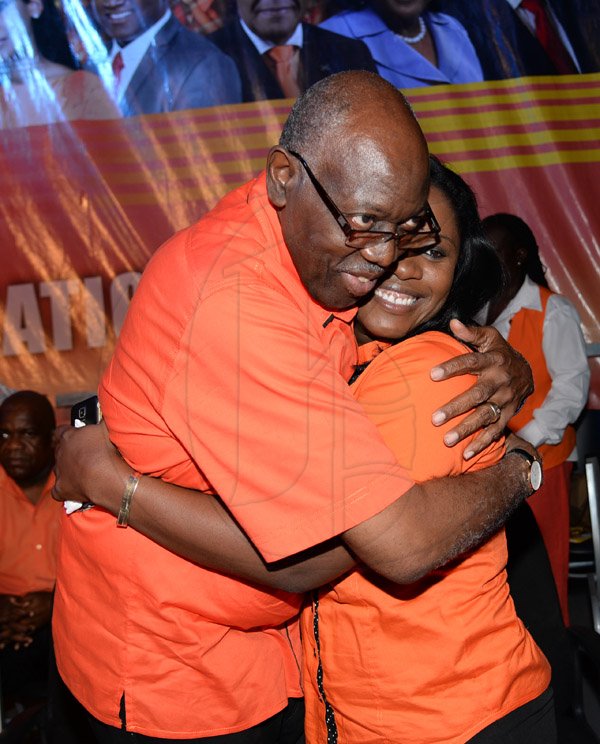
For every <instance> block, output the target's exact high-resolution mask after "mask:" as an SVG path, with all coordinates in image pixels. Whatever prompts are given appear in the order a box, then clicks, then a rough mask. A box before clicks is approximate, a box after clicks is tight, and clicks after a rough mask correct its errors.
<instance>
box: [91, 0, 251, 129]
mask: <svg viewBox="0 0 600 744" xmlns="http://www.w3.org/2000/svg"><path fill="white" fill-rule="evenodd" d="M92 8H93V12H94V15H95V18H96V20H97V21H98V23H99V25H100V27H101V28H102V30H103V32H104V33H105V34H106V36H107V37H109V39H111V40H112V45H111V47H110V49H109V59H110V62H111V64H112V69H113V81H112V82H113V94H114V97H115V100H116V101H117V103H118V104H119V107H120V108H121V111H122V112H123V115H124V116H135V115H137V114H158V113H163V112H166V111H178V110H181V109H191V108H203V107H205V106H217V105H219V104H224V103H237V102H239V101H240V80H239V76H238V74H237V71H236V69H235V65H234V63H233V62H232V60H231V59H229V58H228V57H226V56H225V55H224V54H223V53H222V52H220V51H219V50H218V49H217V48H216V47H215V46H214V45H213V44H211V43H210V42H209V41H207V40H206V39H205V38H203V37H202V36H200V35H199V34H196V33H194V32H193V31H190V30H189V29H186V28H185V27H184V26H182V25H181V24H180V23H179V21H178V20H177V19H176V18H175V17H174V16H173V15H172V14H171V11H170V9H169V5H168V2H167V0H93V2H92Z"/></svg>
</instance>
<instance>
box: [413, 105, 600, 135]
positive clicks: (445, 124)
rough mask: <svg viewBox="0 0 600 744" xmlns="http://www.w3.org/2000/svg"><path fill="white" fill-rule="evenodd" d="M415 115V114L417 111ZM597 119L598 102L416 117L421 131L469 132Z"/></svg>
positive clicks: (599, 112)
mask: <svg viewBox="0 0 600 744" xmlns="http://www.w3.org/2000/svg"><path fill="white" fill-rule="evenodd" d="M417 118H418V113H417ZM590 119H592V120H593V119H596V120H598V119H600V103H599V104H598V105H595V104H594V105H591V104H588V105H585V106H572V107H566V106H561V105H556V106H532V107H531V108H527V109H505V110H490V111H482V112H477V113H473V114H449V115H446V116H436V117H435V118H433V117H432V118H425V119H419V123H420V124H421V127H422V128H423V131H424V132H425V134H432V133H434V132H454V131H460V132H464V133H465V134H467V135H468V134H469V132H468V130H473V129H475V130H478V129H489V128H490V127H501V126H507V125H512V126H514V125H517V124H520V125H521V126H523V127H526V126H527V125H528V124H534V123H541V124H547V125H549V126H552V122H556V121H589V120H590Z"/></svg>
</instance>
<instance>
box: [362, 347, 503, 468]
mask: <svg viewBox="0 0 600 744" xmlns="http://www.w3.org/2000/svg"><path fill="white" fill-rule="evenodd" d="M464 353H465V347H464V346H463V345H462V344H460V343H459V342H458V341H456V340H454V339H453V338H451V337H450V336H448V335H446V334H443V333H438V332H429V333H424V334H421V335H420V336H415V337H413V338H410V339H407V340H406V341H404V342H403V343H399V344H396V345H395V346H392V347H390V348H389V349H386V350H385V351H383V352H382V353H381V354H379V356H378V357H377V358H376V359H375V360H374V361H373V362H372V363H371V364H370V365H369V367H368V368H367V369H366V371H365V372H364V373H363V375H362V376H361V377H360V378H359V379H358V381H357V383H356V384H355V386H354V393H355V395H356V399H357V401H358V402H359V403H360V404H361V406H362V407H363V408H364V410H365V412H366V414H367V415H368V416H369V418H370V419H371V421H373V423H374V424H375V425H376V426H377V428H378V430H379V432H380V434H381V435H382V437H383V439H384V441H385V442H386V444H387V445H388V446H389V447H390V449H391V450H392V451H393V452H394V454H395V455H396V458H397V459H398V462H399V463H400V464H401V465H402V466H404V467H405V468H406V469H407V471H408V472H409V473H410V475H411V477H412V478H413V479H414V480H415V481H417V482H419V481H424V480H429V479H431V478H439V477H443V476H447V475H458V474H460V473H462V472H466V471H468V470H473V469H479V468H482V467H486V466H487V465H490V464H493V463H495V462H497V461H498V460H499V459H500V458H501V457H502V455H503V453H504V442H503V441H501V442H495V443H494V444H492V445H490V446H489V447H488V448H486V449H485V450H484V451H483V452H482V453H480V454H479V455H477V456H476V457H474V458H472V459H471V460H469V461H465V460H464V459H463V452H464V451H465V449H466V447H467V445H468V443H469V442H470V441H471V440H472V439H473V437H471V438H469V439H467V440H465V441H464V442H461V443H459V444H458V445H456V446H454V447H446V445H445V444H444V441H443V436H444V434H445V433H446V432H447V431H449V430H450V429H451V428H453V427H454V426H455V425H456V423H457V420H456V419H454V420H453V421H450V422H447V423H446V424H444V425H443V426H439V427H436V426H434V425H433V424H432V423H431V415H432V414H433V412H434V411H435V410H436V409H438V408H439V407H441V406H442V405H444V404H445V403H448V402H449V401H450V400H451V399H452V398H454V397H455V396H456V395H459V394H460V393H462V392H464V391H465V390H467V389H468V388H469V387H470V386H471V385H472V384H473V383H474V381H475V378H474V377H473V376H472V375H462V376H460V377H454V378H451V379H448V380H444V381H439V382H435V381H433V380H432V379H431V376H430V371H431V368H432V367H434V366H436V365H437V364H439V363H441V362H444V361H446V360H448V359H450V358H452V357H454V356H457V355H459V354H464ZM463 418H464V417H463Z"/></svg>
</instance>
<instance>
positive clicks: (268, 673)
mask: <svg viewBox="0 0 600 744" xmlns="http://www.w3.org/2000/svg"><path fill="white" fill-rule="evenodd" d="M309 163H310V164H309ZM428 167H429V161H428V152H427V147H426V144H425V140H424V137H423V134H422V132H421V130H420V128H419V126H418V124H417V122H416V120H415V118H414V116H413V114H412V112H411V111H410V108H409V107H408V104H407V103H406V101H405V100H404V98H403V97H402V95H401V94H400V93H399V92H398V91H397V90H396V89H395V88H393V87H392V86H390V85H389V84H388V83H386V82H385V81H384V80H383V79H382V78H379V77H378V76H376V75H374V74H371V73H364V72H352V73H341V74H339V75H335V76H332V77H330V78H328V79H326V80H324V81H321V82H320V83H318V84H317V85H316V86H314V87H313V88H312V89H310V90H309V91H308V92H307V93H306V94H305V95H304V96H303V97H302V98H301V99H300V100H299V101H298V102H297V104H296V105H295V106H294V109H293V111H292V113H291V115H290V117H289V119H288V121H287V123H286V125H285V127H284V131H283V134H282V137H281V140H280V144H279V145H278V146H276V147H274V148H273V149H272V150H271V151H270V153H269V156H268V160H267V167H266V172H263V173H262V174H260V175H259V176H258V177H257V178H256V179H254V180H253V181H251V182H250V183H248V184H246V185H245V186H243V187H241V188H239V189H237V190H236V191H234V192H232V193H231V194H229V195H228V196H226V197H225V198H224V199H223V200H222V201H221V202H220V204H219V205H217V207H216V208H215V209H214V210H212V212H210V213H209V214H208V215H206V216H205V217H204V218H203V219H202V220H200V221H199V222H198V223H196V224H195V225H194V226H192V227H191V228H189V229H188V230H185V231H183V232H181V233H179V234H178V235H177V236H175V238H173V239H172V240H171V241H169V242H168V243H167V244H166V245H165V246H163V247H162V248H161V249H160V250H159V251H158V252H157V253H156V254H155V256H154V257H153V259H152V260H151V262H150V263H149V265H148V267H147V269H146V271H145V273H144V277H143V278H142V281H141V283H140V286H139V288H138V290H137V292H136V294H135V296H134V298H133V301H132V303H131V307H130V310H129V313H128V317H127V320H126V323H125V325H124V327H123V330H122V333H121V336H120V339H119V343H118V346H117V349H116V352H115V355H114V357H113V359H112V361H111V364H110V366H109V369H108V370H107V372H106V374H105V376H104V378H103V382H102V385H101V390H100V398H101V403H102V408H103V412H104V415H105V419H106V421H107V424H108V427H109V430H110V432H111V437H112V439H113V441H114V443H115V444H116V445H117V446H118V448H119V449H120V451H121V452H122V453H123V454H124V456H125V457H126V459H127V461H128V462H129V464H130V465H131V466H133V467H134V468H136V470H137V471H139V472H138V473H134V474H132V475H130V476H129V477H128V480H127V486H126V488H125V492H124V498H123V501H122V508H121V510H120V516H119V523H120V524H121V525H123V524H125V525H126V524H127V520H128V517H129V507H130V504H131V499H132V496H133V503H134V508H135V507H136V506H138V507H139V506H141V505H142V504H141V502H140V503H138V504H137V505H136V501H135V499H136V497H135V494H134V491H135V488H136V487H137V483H138V480H139V473H140V472H141V473H146V474H151V475H156V476H160V477H163V478H165V479H166V480H169V481H172V482H175V483H178V484H180V485H185V486H188V487H191V488H195V489H197V490H203V491H210V492H212V493H218V494H219V496H220V498H221V499H222V501H223V502H224V503H225V504H226V506H227V508H228V509H229V510H230V512H231V513H232V514H233V516H234V518H235V520H236V521H237V523H238V524H239V525H240V526H241V527H242V529H243V530H244V531H245V532H246V534H247V535H248V536H249V538H250V539H251V541H252V542H253V543H254V545H255V546H256V549H257V554H256V555H258V554H260V556H261V559H262V560H264V561H265V562H266V563H267V564H273V563H275V562H277V561H279V560H281V559H285V560H286V564H290V563H292V564H293V563H294V560H295V559H293V558H290V557H291V556H298V555H299V556H300V557H303V558H305V557H306V555H307V551H309V552H310V553H311V554H313V553H314V555H313V557H314V561H313V563H312V564H311V565H312V569H311V572H310V580H312V581H314V582H316V583H314V584H313V586H316V585H318V584H320V583H322V582H323V581H326V580H329V579H331V578H333V577H334V576H337V575H339V573H340V571H343V570H344V566H345V565H346V564H345V563H344V561H347V560H348V557H347V553H346V552H345V550H344V549H343V548H340V551H341V552H342V553H343V554H344V556H345V557H344V558H343V559H342V561H341V564H338V565H334V566H333V567H332V566H331V565H330V564H329V563H327V564H326V565H323V563H322V561H321V559H322V558H323V557H324V552H325V548H326V547H327V545H328V544H329V545H330V544H331V538H333V537H335V536H340V537H341V540H342V541H343V543H344V544H345V546H347V547H348V548H349V549H350V550H351V551H352V552H353V553H354V554H355V555H356V556H358V557H359V558H360V559H361V560H363V561H364V562H365V563H366V564H367V565H369V566H370V567H371V568H373V569H374V570H376V571H378V572H379V573H381V574H382V575H384V576H386V577H387V578H389V579H392V580H394V581H400V582H406V581H410V580H414V579H415V578H416V577H417V576H420V575H422V574H423V573H425V572H427V571H428V570H430V569H431V568H432V567H433V566H436V565H438V564H440V563H441V562H443V561H445V560H447V559H448V558H449V557H450V556H452V555H456V554H457V553H458V552H460V551H462V550H465V549H467V548H468V547H469V546H471V545H472V544H474V543H475V542H477V541H478V540H479V539H482V537H483V536H484V535H486V534H488V533H489V532H490V531H491V530H493V529H494V527H495V526H496V525H498V524H499V523H500V522H501V521H502V520H503V519H504V518H505V516H506V513H507V512H508V511H509V510H510V509H511V508H512V507H513V506H514V505H515V504H516V503H517V502H518V500H519V498H521V497H522V496H524V495H525V494H528V493H529V492H530V488H529V486H528V482H529V481H528V474H529V470H530V467H531V466H530V463H529V462H526V461H525V459H522V458H520V457H514V456H512V457H508V456H507V457H506V458H505V459H504V461H503V462H502V463H500V464H499V465H497V466H495V469H494V470H489V471H487V472H477V473H474V474H469V475H466V476H461V477H460V478H451V479H445V480H440V481H436V482H434V481H432V482H431V483H427V484H425V485H420V486H416V485H414V484H413V483H411V481H410V479H409V478H407V476H406V473H405V472H404V471H403V470H402V468H400V466H399V465H398V464H397V462H396V460H395V458H394V456H393V455H392V453H391V452H390V451H389V450H388V449H387V447H386V446H385V445H384V444H383V442H382V440H381V439H380V436H379V434H378V433H377V431H376V429H375V427H374V426H373V424H372V423H371V422H370V421H369V420H368V419H367V417H366V416H365V414H364V412H363V411H362V410H361V408H360V407H359V406H358V404H357V403H356V401H355V400H354V398H353V397H352V395H351V393H350V391H349V388H348V384H347V380H348V379H349V377H350V375H351V373H352V371H353V367H354V365H355V362H356V346H355V341H354V336H353V331H352V320H353V317H354V315H355V312H356V306H357V304H358V303H359V302H360V300H361V299H362V298H364V297H366V296H367V295H369V294H370V293H371V292H372V291H373V289H374V288H375V286H376V285H377V282H378V281H379V280H380V279H381V278H382V277H383V276H385V275H386V273H387V272H388V271H390V270H391V269H392V268H393V266H394V265H395V262H396V261H397V260H398V258H399V257H400V256H401V255H402V253H403V252H404V251H407V250H415V249H421V248H422V247H423V246H425V245H429V244H432V243H435V242H436V241H437V236H438V232H439V227H438V225H437V222H436V220H435V217H434V216H433V214H432V213H431V209H430V208H429V206H428V204H427V194H428ZM497 338H498V337H497V336H496V335H495V334H494V332H493V331H490V330H483V331H480V332H477V333H474V335H473V339H474V340H475V343H476V345H477V346H479V347H483V348H486V349H488V350H489V351H488V353H487V354H482V355H475V357H474V358H473V357H471V355H469V356H470V357H471V359H470V362H469V361H467V362H465V361H463V362H462V363H461V362H460V361H458V362H457V361H456V360H455V361H454V362H451V363H450V364H449V365H447V369H446V373H447V372H448V370H450V369H453V370H454V371H457V372H458V373H461V372H464V371H465V370H467V369H468V370H469V371H470V372H473V371H475V372H476V374H479V375H480V381H479V384H478V385H476V386H475V387H474V388H472V390H471V391H470V392H469V393H467V394H465V395H464V396H462V398H461V400H460V401H455V402H454V404H451V405H448V406H446V407H445V409H444V411H445V415H446V417H452V416H453V415H455V414H457V413H459V412H464V411H466V410H469V409H471V408H473V407H474V406H476V405H477V404H478V403H480V402H481V401H483V400H487V401H488V402H486V403H484V404H482V405H480V406H478V407H477V409H476V411H475V412H474V413H473V414H472V416H471V418H470V420H465V421H463V422H462V423H461V425H460V426H459V427H457V429H456V432H455V438H454V439H452V438H450V440H447V441H448V443H452V442H453V441H457V439H458V437H461V436H465V435H466V434H467V433H470V432H472V431H474V430H476V429H478V428H480V427H482V426H486V425H488V426H487V429H486V432H485V434H484V435H482V436H480V439H479V445H480V446H481V448H482V447H483V446H484V445H485V444H487V442H489V441H490V440H491V438H493V437H494V436H497V435H498V434H499V433H500V431H501V429H502V427H503V426H504V424H505V422H506V420H507V418H509V417H510V416H511V415H512V413H513V412H514V410H515V408H516V406H517V401H519V400H520V399H521V398H522V397H523V395H524V394H525V392H526V391H527V389H528V386H529V376H528V372H527V371H526V370H525V369H524V366H523V365H522V362H520V361H519V360H518V359H517V358H516V357H515V356H513V354H512V353H511V352H509V351H508V349H507V347H505V346H503V344H502V342H501V341H498V340H497ZM494 339H496V340H494ZM490 367H493V368H494V369H490ZM441 375H442V373H441V372H440V376H441ZM490 396H491V397H493V401H489V398H490ZM442 419H443V416H442V415H441V413H440V412H437V417H436V421H437V422H438V423H441V421H442ZM75 436H77V435H75ZM147 480H148V479H146V481H147ZM400 497H401V498H400ZM198 501H201V499H200V498H199V499H198ZM161 506H162V507H164V508H165V509H166V510H169V503H162V504H161ZM195 506H196V501H194V502H193V503H190V504H189V508H190V510H191V511H190V513H189V514H188V513H187V510H186V513H183V512H179V511H178V512H177V515H176V516H177V519H178V521H179V527H183V529H184V531H185V526H186V525H189V524H192V523H193V522H194V521H196V520H198V519H200V518H199V517H198V514H197V513H196V512H195V511H194V508H195ZM137 513H139V511H138V512H137ZM151 521H152V524H153V527H154V528H155V529H156V530H158V532H161V530H162V529H163V526H164V523H163V521H161V520H160V519H158V520H157V519H153V520H151ZM224 529H226V528H224ZM161 534H162V533H161ZM215 534H216V535H218V529H217V530H216V533H215ZM163 536H164V535H163ZM216 543H217V550H216V551H215V554H214V555H213V556H212V557H211V558H210V559H207V565H209V566H213V567H217V568H218V569H219V570H222V571H223V572H225V573H227V572H228V571H229V570H230V569H229V567H228V556H222V555H221V554H220V552H219V549H218V545H219V540H218V538H217V540H216ZM62 544H63V550H62V555H61V562H62V563H61V571H60V581H59V586H58V591H57V598H56V605H55V624H54V631H55V640H56V646H57V659H58V663H59V669H60V671H61V674H62V675H63V676H64V678H65V680H66V682H67V684H68V685H69V687H70V688H71V690H72V691H73V692H74V694H75V695H76V697H77V698H78V699H79V700H80V701H81V702H82V703H83V704H84V706H85V707H86V708H87V709H88V711H90V713H91V714H92V716H93V717H94V718H95V719H96V726H95V729H96V732H97V735H98V740H99V741H101V742H104V741H106V742H113V741H114V742H117V741H129V738H127V737H128V736H130V734H128V733H127V732H137V733H139V734H144V735H145V736H150V737H155V739H153V741H155V740H158V741H164V740H171V739H187V740H193V741H207V740H208V741H210V742H213V741H214V744H216V742H217V741H218V742H219V744H228V743H229V742H231V743H232V744H233V742H269V743H270V742H273V743H275V742H282V743H286V744H287V743H288V742H290V743H292V742H300V741H301V740H302V711H301V706H300V704H299V702H298V699H299V698H300V696H301V687H300V679H299V667H298V665H297V657H296V656H295V654H296V653H297V647H296V645H295V639H296V632H297V627H296V624H295V622H294V621H293V618H294V617H295V613H296V611H297V608H298V607H299V604H300V602H301V599H300V598H299V596H298V595H290V594H285V593H283V592H279V591H275V590H272V591H269V590H266V589H265V590H261V589H259V588H258V587H256V585H254V584H248V583H245V582H244V581H242V580H234V579H231V578H228V577H227V576H225V575H223V574H221V573H216V572H213V571H210V570H206V569H203V568H201V567H200V566H199V565H196V564H193V563H190V562H188V561H185V560H183V559H182V558H180V557H178V555H176V554H175V553H174V552H173V553H171V552H169V551H167V550H165V549H163V548H161V547H159V546H158V545H157V544H156V543H154V542H153V541H152V540H151V539H149V538H146V537H144V536H143V535H141V534H140V533H139V532H136V531H135V530H133V529H131V528H129V529H118V528H117V527H116V525H115V520H114V517H112V516H110V515H109V514H108V512H106V511H103V510H99V509H90V510H87V511H84V512H81V513H76V514H73V515H72V516H71V517H69V518H68V520H66V523H65V525H64V531H63V543H62ZM315 546H316V547H315ZM221 550H222V549H221ZM334 553H335V551H334ZM336 555H337V554H336ZM255 557H256V556H255ZM327 560H329V559H327ZM99 569H100V574H101V579H99V580H97V581H95V582H94V586H93V590H92V589H90V588H89V581H88V580H87V579H88V577H89V576H90V575H97V574H98V572H99ZM288 700H290V701H291V702H289V704H288ZM214 737H216V738H214Z"/></svg>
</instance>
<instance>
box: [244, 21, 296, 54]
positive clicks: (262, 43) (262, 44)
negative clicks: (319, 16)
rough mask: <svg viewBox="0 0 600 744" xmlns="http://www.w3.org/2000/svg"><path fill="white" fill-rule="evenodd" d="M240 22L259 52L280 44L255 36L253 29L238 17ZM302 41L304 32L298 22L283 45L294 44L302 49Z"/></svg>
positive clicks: (262, 52) (261, 52)
mask: <svg viewBox="0 0 600 744" xmlns="http://www.w3.org/2000/svg"><path fill="white" fill-rule="evenodd" d="M240 24H241V26H242V28H243V29H244V33H245V34H246V36H247V37H248V38H249V39H250V41H251V42H252V43H253V44H254V46H255V47H256V51H257V52H258V53H259V54H261V55H262V54H264V53H265V52H268V51H269V49H273V47H275V46H281V45H280V44H273V42H272V41H267V40H266V39H261V37H260V36H257V35H256V34H255V33H254V31H252V30H251V29H250V27H249V26H248V24H247V23H246V22H245V21H244V20H243V19H242V18H240ZM303 42H304V32H303V30H302V24H301V23H299V24H298V25H297V26H296V28H295V29H294V33H293V34H292V35H291V36H290V38H289V39H288V40H287V41H286V42H285V46H296V47H299V48H300V49H302V44H303Z"/></svg>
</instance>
